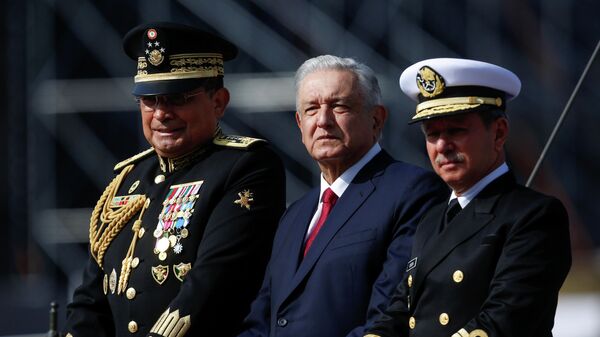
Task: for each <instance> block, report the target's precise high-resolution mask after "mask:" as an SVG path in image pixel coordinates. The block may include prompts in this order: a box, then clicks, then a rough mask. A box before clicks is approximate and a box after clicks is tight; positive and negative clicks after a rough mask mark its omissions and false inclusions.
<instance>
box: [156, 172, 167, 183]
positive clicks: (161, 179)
mask: <svg viewBox="0 0 600 337" xmlns="http://www.w3.org/2000/svg"><path fill="white" fill-rule="evenodd" d="M163 181H165V176H164V175H162V174H159V175H157V176H156V177H154V183H155V184H160V183H162V182H163Z"/></svg>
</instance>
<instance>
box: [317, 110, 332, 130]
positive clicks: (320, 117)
mask: <svg viewBox="0 0 600 337" xmlns="http://www.w3.org/2000/svg"><path fill="white" fill-rule="evenodd" d="M333 119H334V116H333V110H332V109H331V108H330V107H329V106H327V105H322V106H321V108H320V109H319V112H317V126H318V127H320V128H326V127H328V126H331V125H332V124H333Z"/></svg>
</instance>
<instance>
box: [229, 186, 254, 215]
mask: <svg viewBox="0 0 600 337" xmlns="http://www.w3.org/2000/svg"><path fill="white" fill-rule="evenodd" d="M238 196H239V197H240V198H239V199H238V200H236V201H234V202H233V203H235V204H238V205H240V207H246V209H248V210H249V209H250V203H251V202H253V201H254V198H252V197H253V196H254V194H253V193H252V192H250V190H243V191H241V192H239V193H238Z"/></svg>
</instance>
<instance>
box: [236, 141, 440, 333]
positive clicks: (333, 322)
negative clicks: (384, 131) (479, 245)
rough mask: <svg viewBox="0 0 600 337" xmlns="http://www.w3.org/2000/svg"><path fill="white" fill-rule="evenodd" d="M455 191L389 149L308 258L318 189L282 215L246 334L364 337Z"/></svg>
mask: <svg viewBox="0 0 600 337" xmlns="http://www.w3.org/2000/svg"><path fill="white" fill-rule="evenodd" d="M447 194H448V192H447V189H446V188H445V186H444V185H443V183H442V182H441V181H440V180H439V179H438V178H437V177H436V176H435V174H433V173H431V172H428V171H425V170H424V169H421V168H417V167H415V166H412V165H408V164H405V163H401V162H397V161H394V160H393V159H392V158H391V157H390V156H389V155H388V154H387V153H385V152H384V151H382V152H381V153H379V154H378V155H377V156H375V157H374V158H373V159H372V160H371V161H370V162H369V163H367V165H366V166H365V167H363V169H362V170H361V171H360V172H359V173H358V175H357V176H356V177H355V179H354V180H353V181H352V183H351V184H350V186H349V187H348V189H347V190H346V191H345V192H344V194H343V195H342V196H341V197H340V198H339V200H338V201H337V203H336V204H335V206H334V207H333V209H332V211H331V213H330V215H329V217H328V219H327V221H326V222H325V224H324V225H323V228H322V229H321V231H320V232H319V234H318V235H317V237H316V239H315V241H314V242H313V244H312V246H311V248H310V250H309V252H308V254H307V255H306V257H305V258H304V259H302V260H301V255H302V250H303V241H304V237H305V233H306V230H307V227H308V224H309V222H310V220H311V218H312V216H313V214H314V212H315V209H316V207H317V203H318V199H319V188H315V189H313V190H312V191H310V192H309V193H308V194H307V195H305V196H304V197H303V198H301V199H300V200H298V201H297V202H295V203H294V204H292V205H291V206H290V207H289V208H288V210H287V211H286V213H285V214H284V216H283V217H282V219H281V221H280V225H279V228H278V231H277V234H276V236H275V241H274V246H273V255H272V257H271V260H270V262H269V267H268V269H267V273H266V276H265V279H264V281H263V286H262V289H261V291H260V293H259V295H258V298H257V299H256V300H255V301H254V303H253V304H252V310H251V313H250V315H249V316H248V317H247V319H246V328H247V331H245V333H243V334H242V336H289V337H303V336H306V337H320V336H323V337H325V336H327V337H341V336H346V335H349V336H350V335H351V336H361V335H362V333H363V332H364V328H363V325H364V324H365V323H368V322H370V321H371V320H372V319H374V318H375V317H376V316H377V315H378V314H379V313H380V312H381V311H382V310H383V309H385V308H386V307H387V304H388V301H389V298H390V297H391V294H392V293H393V290H394V288H395V286H396V285H397V284H398V282H400V280H401V278H402V275H403V272H404V266H405V265H406V261H407V259H408V256H409V254H410V247H411V244H412V235H413V233H414V231H415V225H416V223H417V221H418V219H419V218H420V216H421V215H422V213H423V212H424V210H426V209H427V208H428V207H429V206H430V205H431V204H432V203H434V202H437V201H439V200H440V198H443V197H444V196H446V195H447ZM300 260H301V261H300Z"/></svg>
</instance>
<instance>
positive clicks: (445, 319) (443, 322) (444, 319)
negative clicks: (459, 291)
mask: <svg viewBox="0 0 600 337" xmlns="http://www.w3.org/2000/svg"><path fill="white" fill-rule="evenodd" d="M448 322H450V317H449V316H448V314H447V313H445V312H444V313H442V314H441V315H440V324H441V325H447V324H448Z"/></svg>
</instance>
